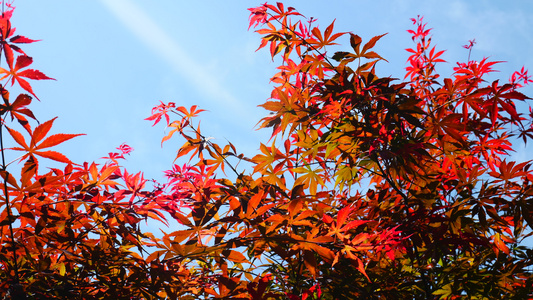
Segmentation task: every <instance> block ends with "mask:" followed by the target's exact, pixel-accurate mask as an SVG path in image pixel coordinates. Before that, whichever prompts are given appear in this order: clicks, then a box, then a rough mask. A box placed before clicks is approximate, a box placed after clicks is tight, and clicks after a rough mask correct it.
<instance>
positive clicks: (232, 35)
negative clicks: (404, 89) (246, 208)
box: [13, 0, 533, 179]
mask: <svg viewBox="0 0 533 300" xmlns="http://www.w3.org/2000/svg"><path fill="white" fill-rule="evenodd" d="M261 3H262V2H255V1H244V0H240V1H176V0H158V1H140V0H91V1H71V0H57V1H28V0H26V1H23V0H17V1H15V3H14V5H15V6H16V7H17V8H16V10H15V14H14V16H13V25H14V26H15V27H17V33H18V34H21V35H24V36H27V37H29V38H32V39H41V40H42V41H41V42H39V43H35V44H31V45H26V46H25V47H24V50H25V51H26V53H27V54H28V55H29V56H32V57H34V64H33V65H32V67H34V68H36V69H39V70H41V71H43V72H44V73H45V74H46V75H48V76H50V77H53V78H55V79H57V81H41V82H35V81H34V82H33V83H32V86H33V89H34V91H35V93H36V94H37V95H38V96H39V98H40V99H41V102H39V103H35V104H33V109H34V112H35V114H36V116H37V117H38V118H39V120H41V121H45V120H48V119H51V118H53V117H55V116H59V118H58V120H57V121H56V122H55V127H54V128H55V129H52V130H53V132H54V133H59V132H65V133H86V134H87V135H86V136H82V137H78V138H76V139H74V140H71V141H68V142H66V143H65V145H63V146H61V148H59V149H60V150H61V151H62V152H64V153H65V154H66V155H67V156H68V157H69V158H71V159H72V160H73V161H74V162H78V163H80V162H83V161H93V160H96V159H98V158H100V157H102V156H105V155H106V154H107V153H108V152H110V151H113V150H114V148H115V147H117V146H119V145H120V144H121V143H124V142H125V143H127V144H129V145H130V146H131V147H133V148H134V149H135V151H134V152H133V153H132V155H131V156H129V157H127V162H126V163H125V165H126V166H127V167H128V168H129V169H130V172H136V171H140V170H142V171H144V173H145V177H147V178H156V179H161V178H162V171H163V170H166V169H169V168H170V167H171V163H172V161H173V159H174V157H175V151H176V150H177V148H178V147H179V146H180V145H181V143H182V141H177V140H171V141H170V142H167V143H166V144H165V145H164V147H163V148H161V145H160V140H161V138H162V136H163V135H164V132H163V130H164V128H163V127H162V126H156V127H151V123H150V122H148V121H144V120H143V119H144V118H146V117H148V116H149V115H150V110H151V108H152V107H153V106H155V105H157V104H158V103H159V101H160V100H161V101H163V102H168V101H172V102H175V103H176V104H177V105H183V106H186V107H190V106H191V105H194V104H197V105H199V106H200V107H201V108H203V109H207V110H209V112H205V113H203V114H202V115H201V117H202V118H201V119H202V132H203V133H204V134H205V135H207V136H213V137H215V138H216V140H215V141H217V142H219V143H222V144H223V143H224V142H225V141H224V139H228V140H230V141H231V142H232V143H234V144H235V145H236V146H237V147H238V149H239V150H240V151H242V152H243V153H245V154H246V155H250V156H252V155H253V154H254V152H255V151H257V149H258V147H259V142H260V141H263V142H266V140H267V139H268V132H258V131H255V130H254V126H255V124H256V123H257V122H258V120H259V119H260V118H261V117H262V116H264V114H265V111H264V110H263V109H261V108H258V107H257V105H258V104H261V103H262V102H263V101H265V100H266V99H267V98H268V96H269V94H270V90H271V85H270V84H269V78H270V77H271V76H272V75H273V74H274V72H275V69H274V68H275V66H276V65H275V64H274V63H272V62H271V59H270V58H269V54H268V51H267V50H264V51H259V52H255V49H256V48H257V46H258V45H259V41H260V39H259V35H257V34H255V33H254V32H253V30H250V31H248V30H247V28H248V15H249V14H248V11H247V8H249V7H253V6H258V5H260V4H261ZM285 3H286V5H291V6H294V7H295V8H296V9H297V10H298V11H300V12H301V13H302V14H304V15H306V16H308V17H310V16H313V17H314V18H317V19H318V24H320V25H321V28H325V27H326V26H327V25H328V24H329V23H330V22H331V21H333V20H334V19H336V23H335V24H336V29H337V30H339V31H351V32H353V33H356V34H359V35H360V36H361V37H363V39H364V40H368V39H369V38H371V37H373V36H375V35H379V34H383V33H388V35H387V36H385V37H384V38H382V39H381V41H380V42H379V43H378V46H377V48H376V49H377V51H378V53H379V54H381V56H383V57H384V58H386V59H387V60H388V61H389V63H380V64H379V65H378V69H377V70H378V74H379V75H381V76H393V77H399V78H403V74H404V73H403V68H404V67H405V61H406V58H407V57H408V54H407V52H406V51H405V50H404V49H405V48H409V47H412V45H413V44H412V41H411V39H410V36H409V34H408V33H407V32H406V30H407V29H411V28H412V26H413V25H412V23H411V21H410V20H409V19H410V18H412V17H416V16H417V15H424V16H425V19H424V20H426V21H427V22H428V23H429V25H428V26H429V27H431V28H433V29H434V30H433V42H434V43H436V44H437V47H438V48H439V49H447V50H448V51H447V52H446V53H445V55H444V57H443V58H444V59H446V60H447V61H449V63H446V64H441V66H440V67H439V69H438V71H442V72H443V75H444V76H446V77H448V76H450V75H451V72H450V70H451V69H452V67H453V66H455V62H456V61H465V60H466V59H467V56H468V51H467V50H465V49H463V48H462V47H461V46H462V45H465V44H467V43H468V40H470V39H474V38H475V39H476V42H477V44H476V45H475V47H474V48H473V52H472V59H474V60H480V59H482V58H483V57H485V56H490V57H491V59H493V60H498V61H507V63H505V64H500V65H498V66H497V68H498V69H499V70H500V71H501V72H500V73H497V74H496V75H497V76H499V77H501V78H502V79H504V80H507V79H508V78H509V76H510V75H511V74H512V73H513V71H515V70H519V69H520V68H521V67H522V66H526V68H529V69H530V72H533V57H532V55H531V53H532V52H533V51H532V49H533V34H532V33H531V32H532V28H533V2H531V1H528V0H523V1H518V0H516V1H512V2H504V1H466V0H464V1H459V0H449V1H442V0H439V1H433V0H428V1H414V0H413V1H383V0H374V1H328V2H325V1H286V2H285ZM326 3H327V4H326ZM510 3H512V5H511V4H510ZM341 42H343V43H345V45H347V44H348V37H346V38H345V39H344V40H341ZM524 92H525V93H526V94H528V95H530V96H531V95H533V88H532V87H528V88H527V89H525V90H524ZM517 148H519V149H521V150H520V151H518V152H517V154H516V156H517V157H518V158H519V159H521V160H524V159H529V157H530V156H532V155H531V154H529V155H528V154H527V152H526V150H525V149H523V146H521V145H518V146H517ZM528 149H529V150H531V151H532V152H533V150H532V149H533V147H532V146H530V145H529V146H528ZM180 163H182V162H180Z"/></svg>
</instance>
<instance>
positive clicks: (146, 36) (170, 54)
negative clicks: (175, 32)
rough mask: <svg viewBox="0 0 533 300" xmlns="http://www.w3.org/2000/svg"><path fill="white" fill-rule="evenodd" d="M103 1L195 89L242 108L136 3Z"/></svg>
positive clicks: (220, 101) (235, 108)
mask: <svg viewBox="0 0 533 300" xmlns="http://www.w3.org/2000/svg"><path fill="white" fill-rule="evenodd" d="M100 2H102V4H104V5H105V7H106V8H107V9H108V10H109V11H110V12H111V13H112V14H113V15H114V16H115V17H116V18H117V19H118V20H120V22H121V23H122V24H124V26H125V27H126V28H128V29H129V30H130V31H131V32H132V33H133V34H135V36H136V37H137V38H138V39H139V40H141V41H142V42H143V43H144V44H145V45H146V46H147V47H149V48H150V49H151V50H152V51H154V52H155V53H156V54H157V55H159V56H160V57H161V58H162V59H164V60H165V61H166V62H168V63H169V65H170V66H172V68H173V69H174V70H175V71H176V72H178V73H180V74H182V76H183V77H184V78H186V80H188V81H189V83H190V84H192V85H193V86H194V87H195V88H196V90H197V91H198V92H200V93H203V94H204V95H205V96H207V97H208V98H210V99H212V100H213V101H217V103H218V104H219V105H220V104H222V105H224V106H230V107H231V108H232V110H233V111H235V112H236V113H239V114H241V113H243V112H241V111H240V110H241V106H240V105H239V101H238V100H237V99H236V98H235V97H234V96H233V95H232V94H231V93H230V92H229V91H228V90H227V89H226V88H224V86H223V85H222V84H221V83H220V82H219V80H218V79H217V78H216V77H214V76H213V75H212V72H209V71H208V70H207V68H206V67H205V66H203V65H202V64H200V63H198V62H196V61H195V60H194V59H193V58H192V57H191V56H190V55H188V53H187V52H186V51H185V50H184V49H183V48H182V47H181V46H180V45H179V44H178V43H177V42H176V41H175V40H174V39H173V38H172V37H171V36H170V35H169V34H167V33H166V32H165V31H164V30H163V29H162V28H161V27H160V26H159V25H158V24H156V22H154V20H153V19H152V18H151V17H150V16H149V15H148V14H146V13H145V12H144V11H143V10H142V9H141V8H140V7H139V6H138V5H137V4H135V3H133V2H132V1H130V0H100Z"/></svg>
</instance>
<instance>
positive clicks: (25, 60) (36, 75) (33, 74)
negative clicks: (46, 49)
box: [0, 55, 55, 99]
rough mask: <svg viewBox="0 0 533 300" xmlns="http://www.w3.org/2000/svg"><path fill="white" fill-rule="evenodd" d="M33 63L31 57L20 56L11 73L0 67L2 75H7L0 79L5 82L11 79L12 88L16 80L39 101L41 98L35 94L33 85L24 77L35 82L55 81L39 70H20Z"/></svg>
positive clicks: (11, 66)
mask: <svg viewBox="0 0 533 300" xmlns="http://www.w3.org/2000/svg"><path fill="white" fill-rule="evenodd" d="M32 62H33V59H32V58H31V57H29V56H26V55H20V56H18V57H17V60H16V62H15V66H14V67H13V65H10V66H9V68H10V70H9V71H8V70H6V69H4V68H1V67H0V74H5V75H4V76H3V77H2V78H0V80H4V79H5V78H9V77H10V78H11V85H12V86H13V84H15V80H16V81H17V82H18V84H19V85H20V87H22V88H23V89H25V90H26V91H27V92H28V93H30V94H32V95H33V96H34V97H35V98H37V99H39V97H37V95H35V93H34V92H33V90H32V88H31V85H30V84H29V83H28V82H27V81H26V80H25V79H23V78H22V77H26V78H29V79H34V80H43V79H47V80H55V79H54V78H50V77H48V76H46V75H44V74H43V73H42V72H41V71H39V70H34V69H26V70H23V71H20V69H22V68H25V67H27V66H29V65H31V64H32Z"/></svg>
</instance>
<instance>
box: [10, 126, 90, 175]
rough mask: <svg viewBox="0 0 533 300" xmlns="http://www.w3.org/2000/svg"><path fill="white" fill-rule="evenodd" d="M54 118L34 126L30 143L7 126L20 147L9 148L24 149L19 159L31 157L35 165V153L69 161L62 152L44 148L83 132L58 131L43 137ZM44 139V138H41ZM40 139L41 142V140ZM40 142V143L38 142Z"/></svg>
mask: <svg viewBox="0 0 533 300" xmlns="http://www.w3.org/2000/svg"><path fill="white" fill-rule="evenodd" d="M55 119H56V118H53V119H52V120H49V121H46V122H44V123H42V124H40V125H39V126H37V127H36V128H35V130H34V131H33V132H30V135H31V140H30V143H29V144H28V143H26V141H25V139H24V136H23V135H22V134H21V133H20V132H18V131H16V130H14V129H11V128H9V127H6V128H7V130H8V131H9V133H10V134H11V136H12V137H13V139H14V140H15V142H16V143H17V144H19V145H20V146H22V147H13V148H10V149H11V150H16V151H24V152H25V153H24V154H23V155H22V156H21V157H20V160H19V161H23V160H25V159H26V158H32V159H33V160H35V164H36V166H38V162H37V160H36V159H35V155H38V156H41V157H44V158H48V159H51V160H55V161H59V162H63V163H71V161H70V160H69V159H68V158H67V157H66V156H65V155H63V154H61V153H59V152H56V151H52V150H45V151H44V149H46V148H50V147H53V146H57V145H59V144H61V143H63V142H65V141H67V140H70V139H72V138H74V137H76V136H80V135H84V134H65V133H59V134H54V135H51V136H49V137H47V138H46V139H45V136H46V135H47V134H48V132H49V131H50V129H51V128H52V124H53V122H54V120H55ZM43 139H44V140H43ZM41 141H42V142H41ZM39 142H41V143H39Z"/></svg>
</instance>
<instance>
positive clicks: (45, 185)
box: [0, 3, 533, 300]
mask: <svg viewBox="0 0 533 300" xmlns="http://www.w3.org/2000/svg"><path fill="white" fill-rule="evenodd" d="M12 13H13V8H12V7H9V6H8V10H7V11H6V12H4V13H3V15H2V18H0V34H1V36H0V47H1V48H0V50H1V54H2V59H3V60H5V62H6V65H5V66H6V68H0V74H2V76H3V77H2V78H1V80H3V82H2V85H1V88H0V91H1V93H2V99H3V104H0V114H1V118H2V119H1V121H2V123H1V126H0V141H1V142H2V144H1V148H2V149H1V150H2V168H1V170H0V175H1V178H2V189H1V192H0V230H1V231H0V233H1V234H0V296H2V297H4V298H6V299H24V298H27V299H41V298H43V299H44V298H46V299H48V298H50V299H254V300H256V299H257V300H258V299H290V300H294V299H302V300H305V299H389V298H391V299H398V298H404V297H405V298H415V299H457V298H462V297H468V298H471V299H502V298H505V299H528V297H529V298H532V297H533V294H532V287H533V279H532V278H533V276H532V269H531V266H532V264H533V261H532V258H533V249H531V247H528V246H526V245H524V243H523V241H524V239H526V238H527V237H529V236H530V235H531V234H532V233H531V232H532V231H531V230H532V227H533V218H532V216H533V201H532V200H533V199H532V198H533V183H532V182H533V172H532V171H531V170H530V168H531V161H525V162H517V161H513V160H512V159H511V152H512V151H513V141H516V140H523V141H524V142H528V141H529V140H530V139H531V138H533V113H532V111H531V109H529V112H524V111H521V110H520V109H517V107H518V105H523V104H526V105H527V104H528V102H529V101H530V100H531V98H529V97H527V96H526V95H524V94H523V93H521V92H520V89H521V88H522V87H523V86H524V85H527V84H529V83H530V82H531V81H532V80H531V78H530V76H529V75H528V72H527V70H526V69H525V68H521V69H520V70H519V71H516V72H515V73H514V74H512V76H511V78H509V80H501V79H500V80H495V81H492V82H489V81H487V80H486V78H487V76H488V75H489V74H491V73H492V72H494V70H495V67H496V66H497V64H498V63H499V62H496V61H491V60H489V59H488V58H484V59H482V60H480V61H474V60H470V59H469V60H468V61H466V62H458V63H457V65H456V67H455V68H454V72H453V73H452V74H451V75H449V76H448V77H445V76H443V75H441V74H438V73H437V66H438V64H439V63H441V62H443V61H444V60H443V59H442V58H441V56H442V54H443V53H444V51H442V50H438V49H436V47H435V46H434V45H433V44H432V39H431V30H430V29H428V28H427V27H426V23H425V22H424V20H423V17H420V16H419V17H417V18H414V19H412V21H413V27H414V28H413V29H410V30H408V31H409V33H410V34H411V36H412V40H413V42H414V46H413V47H412V48H411V49H407V51H408V52H409V53H410V57H409V59H408V61H407V67H406V69H405V74H402V76H400V78H391V77H380V76H379V75H378V69H379V64H380V63H381V62H382V61H386V59H385V58H383V57H381V56H380V55H379V54H378V53H376V52H375V51H374V50H373V48H374V46H375V45H376V43H378V42H379V41H380V39H381V38H382V37H383V35H380V36H376V37H373V38H371V39H370V40H369V41H363V40H362V38H361V37H359V36H358V35H357V34H354V33H351V32H336V31H335V29H334V22H333V23H331V24H329V25H328V26H326V27H325V29H323V30H322V29H320V28H319V27H318V25H316V24H315V21H316V20H315V19H313V18H307V17H305V16H303V15H301V14H300V13H298V11H297V10H296V9H294V8H292V7H285V6H284V5H283V4H281V3H277V4H275V5H271V4H264V5H261V6H259V7H256V8H251V9H250V24H249V28H252V27H253V28H254V29H255V28H257V27H259V29H258V30H257V33H258V34H259V35H260V37H261V41H260V43H259V49H262V48H266V49H267V50H268V51H269V53H270V56H271V57H272V59H273V60H274V61H275V62H276V63H278V64H279V66H278V68H277V70H278V72H277V73H276V74H275V75H274V76H273V77H272V79H271V82H272V83H273V85H274V86H273V90H272V93H271V97H270V98H269V99H268V100H267V101H265V102H264V103H263V104H261V105H260V106H261V107H263V108H264V109H265V110H267V111H268V112H269V113H270V114H269V115H268V116H267V117H265V118H263V119H262V120H260V121H259V123H258V127H259V128H260V129H264V130H271V131H272V134H271V138H270V140H269V141H266V142H265V143H264V144H263V143H262V144H260V145H259V151H258V153H257V154H256V155H255V156H253V157H246V156H245V155H243V154H241V153H240V152H239V151H238V149H237V147H235V146H234V145H233V144H231V143H230V142H227V143H226V144H218V143H215V140H213V139H211V138H209V137H208V135H206V134H204V133H203V132H202V131H201V130H200V125H199V121H198V120H197V118H198V116H199V115H201V113H202V111H203V109H201V108H199V107H197V106H192V107H190V108H186V107H183V106H179V105H177V104H176V103H174V102H166V103H164V102H161V103H160V104H159V105H157V106H156V107H154V109H153V110H152V112H151V115H150V116H149V117H148V118H147V120H148V121H151V122H153V125H154V126H155V125H157V124H158V123H163V124H164V125H165V126H166V127H168V128H169V130H168V132H167V134H166V135H165V136H164V137H163V138H162V142H163V143H164V142H166V141H168V140H170V139H181V140H183V145H182V146H181V147H180V148H179V149H178V150H177V155H176V161H174V162H173V163H172V165H171V167H170V168H169V170H167V171H165V175H166V177H167V179H168V181H167V182H154V181H150V180H147V179H145V178H144V176H143V174H142V173H133V174H132V173H130V172H128V170H126V169H125V168H124V167H122V166H121V160H122V159H124V155H127V154H128V153H129V152H130V151H131V148H130V147H129V146H128V145H126V144H123V145H122V146H120V147H119V148H117V152H114V153H109V154H108V156H107V157H105V158H104V162H103V163H96V162H84V163H75V162H71V161H70V160H69V158H68V157H67V156H66V155H65V154H63V153H59V152H57V151H55V150H51V149H53V147H55V146H57V145H59V144H61V143H63V142H67V141H69V140H71V139H73V138H75V137H76V136H78V134H67V133H58V134H49V133H50V131H51V129H52V127H53V122H54V120H55V119H52V120H48V121H44V122H38V121H37V117H36V116H34V114H33V113H32V111H31V108H30V107H31V103H32V100H33V98H34V97H35V98H37V96H36V93H35V92H34V91H33V90H32V87H31V85H30V83H29V82H28V80H27V79H32V80H50V79H52V78H49V77H48V76H46V75H45V74H44V73H43V72H41V71H39V70H34V69H29V68H27V67H29V66H30V65H31V63H32V61H33V59H32V58H31V57H30V56H28V55H27V54H26V53H25V52H24V51H23V50H22V49H21V47H22V46H23V44H26V43H33V42H35V40H32V39H29V38H26V37H24V36H21V35H15V34H14V28H13V27H12V26H11V15H12ZM341 42H342V43H345V44H346V46H345V47H342V49H343V50H341V51H336V52H333V53H331V52H329V51H328V49H331V48H332V46H335V45H337V46H336V48H335V49H337V48H339V45H338V44H339V43H341ZM473 46H474V41H470V42H469V44H467V45H465V46H464V47H465V48H466V49H467V50H468V51H471V50H472V47H473ZM259 49H258V50H259ZM399 50H400V49H399ZM15 83H16V84H17V85H19V86H20V87H21V88H22V89H24V90H25V93H23V94H20V95H18V96H16V97H11V96H10V93H9V92H8V89H9V87H10V85H11V86H12V85H14V84H15ZM13 98H14V100H13ZM42 100H43V101H46V99H42ZM7 135H9V137H10V138H11V140H12V143H13V144H12V145H9V146H6V147H5V145H4V142H5V141H6V136H7ZM6 151H18V152H19V154H20V156H19V158H18V159H17V161H18V163H19V165H20V166H21V167H20V170H18V169H16V168H15V167H14V166H15V164H16V163H14V162H11V163H10V162H7V161H6V159H5V157H4V152H6ZM43 159H47V160H53V161H56V162H59V163H61V164H62V167H53V168H49V169H46V170H45V168H43V167H42V165H43V164H42V160H43ZM178 160H179V162H177V161H178ZM239 164H243V165H245V166H249V168H242V167H239ZM170 220H172V221H177V222H179V224H180V227H179V228H177V229H176V228H167V229H164V228H163V231H164V232H163V234H162V236H158V235H155V234H153V233H150V232H146V231H145V229H144V228H145V227H142V226H141V225H142V224H143V223H145V222H146V221H150V222H157V223H158V224H160V225H165V224H168V222H169V221H170ZM167 231H168V232H167Z"/></svg>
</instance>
